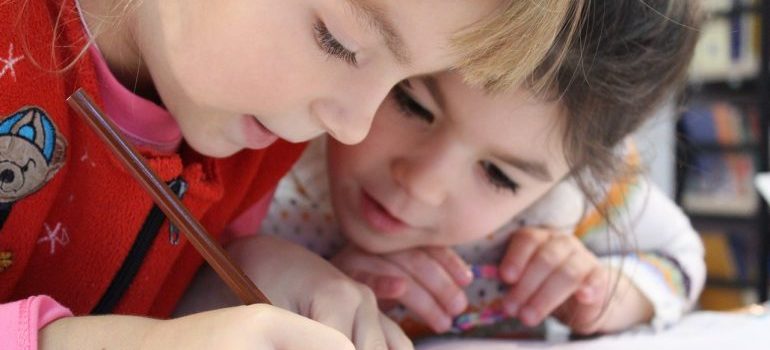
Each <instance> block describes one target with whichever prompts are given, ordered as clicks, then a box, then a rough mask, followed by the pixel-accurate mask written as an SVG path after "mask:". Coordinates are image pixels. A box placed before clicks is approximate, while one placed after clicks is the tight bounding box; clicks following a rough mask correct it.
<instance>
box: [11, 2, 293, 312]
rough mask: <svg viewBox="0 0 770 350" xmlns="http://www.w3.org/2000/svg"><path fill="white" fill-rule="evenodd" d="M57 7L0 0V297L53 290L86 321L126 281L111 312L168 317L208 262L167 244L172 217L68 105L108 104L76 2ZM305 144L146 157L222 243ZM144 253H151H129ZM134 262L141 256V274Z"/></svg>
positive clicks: (183, 245)
mask: <svg viewBox="0 0 770 350" xmlns="http://www.w3.org/2000/svg"><path fill="white" fill-rule="evenodd" d="M60 2H61V0H59V1H54V0H51V1H45V0H11V1H2V2H0V209H2V210H0V222H2V229H0V302H3V301H11V300H16V299H20V298H24V297H27V296H30V295H35V294H48V295H51V296H53V297H54V298H55V299H57V300H58V301H59V302H60V303H62V304H64V305H65V306H67V307H69V308H71V309H72V311H73V312H75V313H76V314H86V313H89V312H91V311H92V310H93V309H94V307H95V306H96V305H97V304H100V300H101V303H104V302H105V300H104V299H103V298H104V297H105V293H106V292H107V290H108V288H114V287H115V285H116V279H122V283H124V284H125V286H126V288H123V289H122V290H120V292H121V293H118V294H112V296H113V298H114V297H115V295H118V296H119V297H118V298H117V300H116V301H115V304H116V306H115V308H110V310H107V311H109V312H114V313H128V314H139V315H151V316H160V317H163V316H167V315H168V314H169V313H170V312H171V311H172V310H173V307H174V306H175V304H176V301H177V300H178V299H179V297H180V295H181V293H182V292H183V291H184V288H185V287H186V286H187V284H188V283H189V281H190V279H191V278H192V276H193V274H194V273H195V270H196V269H197V268H198V267H199V266H200V264H201V262H202V261H201V258H200V256H199V255H198V253H197V252H196V251H195V250H194V249H193V248H192V247H191V246H190V245H189V244H188V243H187V241H186V240H185V239H184V237H182V238H181V239H180V241H179V242H178V244H173V243H171V239H170V238H169V237H170V236H172V235H171V234H170V233H169V227H168V222H167V220H163V218H162V217H160V219H161V220H159V224H158V225H153V222H152V221H153V217H154V218H155V219H157V218H158V217H157V216H154V214H151V213H150V212H151V211H153V202H152V200H151V199H150V197H149V196H148V195H147V194H146V193H145V192H144V190H143V189H142V188H141V187H140V185H139V184H138V183H137V182H136V180H134V179H133V177H132V176H131V175H130V174H129V173H128V172H127V171H126V170H124V168H123V166H122V165H121V163H120V162H119V161H118V159H117V158H116V157H115V156H114V155H113V154H111V153H110V151H109V149H108V148H107V147H106V146H105V145H104V144H103V142H102V141H101V139H99V138H98V137H97V136H96V134H94V133H93V132H92V130H91V129H90V128H89V127H88V126H87V125H86V124H85V122H84V120H83V119H82V117H80V116H79V115H77V114H76V113H75V112H74V111H73V110H71V109H70V108H69V107H68V106H67V104H66V102H65V98H66V97H68V96H69V95H70V94H71V93H72V92H73V91H75V90H76V89H77V88H79V87H83V88H85V89H86V90H87V91H88V93H89V94H90V95H91V96H93V97H94V98H95V99H96V100H97V101H100V99H99V96H98V91H99V90H98V88H97V82H96V75H95V70H94V67H93V64H92V62H91V60H90V57H89V55H87V54H84V52H83V51H84V50H83V45H84V43H85V42H86V40H87V39H86V36H85V34H84V30H83V28H82V24H81V21H80V19H79V17H78V14H77V10H76V9H75V7H74V4H73V3H74V1H73V0H64V3H65V4H64V5H63V6H62V5H61V4H60ZM22 9H23V10H22ZM57 23H58V25H59V26H58V27H56V28H54V26H55V25H57ZM54 33H55V35H54ZM53 38H56V39H55V40H56V42H52V40H54V39H53ZM52 47H55V49H52ZM76 58H77V60H76V63H75V65H74V66H73V67H71V68H70V69H67V70H64V71H62V70H61V68H64V67H65V66H66V65H67V64H68V63H70V62H73V61H75V59H76ZM57 69H59V70H58V72H57ZM302 149H303V145H292V144H289V143H286V142H282V141H279V142H277V143H276V144H274V145H273V146H271V147H269V148H268V149H267V150H263V151H242V152H240V153H237V154H235V155H234V156H231V157H229V158H226V159H212V158H208V157H204V156H201V155H200V154H197V153H195V152H194V151H192V150H189V149H185V148H183V149H182V150H181V151H180V152H179V154H175V155H171V156H168V155H158V154H153V153H152V152H151V151H147V152H144V154H145V157H147V158H148V163H149V164H150V166H151V167H152V168H153V169H154V170H155V171H156V172H157V173H158V174H159V175H160V177H161V178H162V179H163V180H164V181H172V180H174V179H180V178H181V179H182V180H183V181H184V182H185V183H186V184H187V185H188V186H189V187H188V188H187V191H186V193H185V194H184V196H183V203H184V204H185V205H186V206H187V208H188V209H189V210H190V212H192V213H193V214H194V215H196V216H197V217H198V218H199V219H200V221H201V223H202V224H203V225H204V226H205V227H206V229H207V230H208V232H209V233H211V234H212V235H214V236H219V235H220V234H221V233H222V231H223V229H224V228H225V227H226V225H227V224H228V223H229V222H231V221H232V220H233V219H234V218H235V217H237V216H238V215H239V214H240V213H242V212H243V211H244V210H245V209H246V208H247V207H248V206H250V205H252V204H253V203H255V202H256V201H257V200H258V199H260V198H261V197H262V196H263V195H265V193H266V192H267V191H268V190H270V189H271V188H273V187H274V186H275V184H276V182H277V181H278V179H279V178H280V177H281V176H282V175H283V174H284V173H285V172H286V171H287V170H288V169H289V167H290V166H291V164H292V163H293V162H294V161H295V160H296V158H297V157H298V156H299V154H300V153H301V151H302ZM5 215H7V217H4V216H5ZM156 224H157V222H156ZM157 227H160V228H159V229H157ZM140 231H144V232H149V231H152V232H151V233H152V234H151V235H149V236H147V235H144V236H142V237H141V238H139V239H137V238H138V236H139V232H140ZM155 233H157V236H155ZM148 237H149V238H148ZM142 240H145V242H141V241H142ZM138 246H139V247H141V246H146V247H147V249H143V250H146V254H144V255H142V254H139V255H136V254H135V253H136V252H135V251H134V252H132V253H130V251H131V249H132V247H133V249H134V250H136V249H137V247H138ZM129 255H131V256H133V257H137V256H140V257H141V259H139V260H138V261H135V262H136V263H137V264H136V265H135V266H136V269H135V271H134V272H135V273H133V274H132V273H128V274H126V273H125V272H126V271H125V269H126V268H127V264H128V262H127V261H126V260H127V257H128V256H129ZM128 265H130V264H128ZM128 270H130V269H128ZM111 285H112V286H113V287H110V286H111ZM117 285H120V283H117ZM118 289H121V288H118ZM108 294H109V293H108ZM107 304H109V303H107Z"/></svg>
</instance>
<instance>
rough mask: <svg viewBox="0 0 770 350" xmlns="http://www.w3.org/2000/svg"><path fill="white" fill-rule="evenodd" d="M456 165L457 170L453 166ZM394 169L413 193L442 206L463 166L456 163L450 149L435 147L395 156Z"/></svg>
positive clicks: (400, 183)
mask: <svg viewBox="0 0 770 350" xmlns="http://www.w3.org/2000/svg"><path fill="white" fill-rule="evenodd" d="M417 153H419V150H417ZM453 167H454V168H455V169H454V170H455V172H453V171H452V169H451V168H453ZM390 170H391V175H392V176H393V179H394V181H395V182H396V184H397V185H398V186H400V187H401V188H403V189H404V190H405V191H406V192H407V194H409V196H411V197H413V198H414V199H416V200H418V201H420V202H422V203H425V204H428V205H431V206H439V205H441V204H442V203H444V201H445V200H446V198H447V196H448V195H449V192H450V187H451V182H452V181H454V180H453V179H454V176H456V172H457V171H459V167H457V166H454V165H452V161H451V155H449V154H448V152H446V151H443V152H442V151H440V150H436V149H433V150H428V151H427V152H425V153H423V154H422V155H419V154H417V155H415V154H411V155H407V156H404V157H399V158H395V159H393V160H392V162H391V165H390ZM453 174H455V175H453Z"/></svg>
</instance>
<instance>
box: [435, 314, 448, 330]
mask: <svg viewBox="0 0 770 350" xmlns="http://www.w3.org/2000/svg"><path fill="white" fill-rule="evenodd" d="M437 326H438V328H437V329H435V331H436V332H437V333H443V332H446V331H448V330H449V328H450V327H452V319H450V318H449V317H442V318H441V319H440V320H439V321H438V324H437Z"/></svg>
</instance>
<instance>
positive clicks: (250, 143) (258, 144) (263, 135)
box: [242, 114, 278, 149]
mask: <svg viewBox="0 0 770 350" xmlns="http://www.w3.org/2000/svg"><path fill="white" fill-rule="evenodd" d="M242 127H243V135H244V142H245V145H244V146H245V147H247V148H251V149H262V148H265V147H267V146H270V145H271V144H273V142H275V141H276V140H278V136H277V135H276V134H274V133H273V132H272V131H270V130H269V129H268V128H266V127H265V126H264V125H263V124H262V123H261V122H260V121H259V120H258V119H257V117H255V116H253V115H250V114H244V115H243V116H242Z"/></svg>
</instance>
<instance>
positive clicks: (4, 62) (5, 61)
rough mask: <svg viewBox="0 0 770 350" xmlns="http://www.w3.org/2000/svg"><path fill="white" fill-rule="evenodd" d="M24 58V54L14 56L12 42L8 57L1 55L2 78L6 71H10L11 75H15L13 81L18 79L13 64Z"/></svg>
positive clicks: (0, 75) (0, 73)
mask: <svg viewBox="0 0 770 350" xmlns="http://www.w3.org/2000/svg"><path fill="white" fill-rule="evenodd" d="M23 59H24V56H16V57H14V56H13V44H10V45H9V46H8V58H2V57H0V66H2V68H0V78H2V77H3V76H5V74H6V73H8V72H10V73H11V77H13V81H16V70H15V69H14V67H13V66H14V65H16V63H18V62H19V61H21V60H23Z"/></svg>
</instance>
